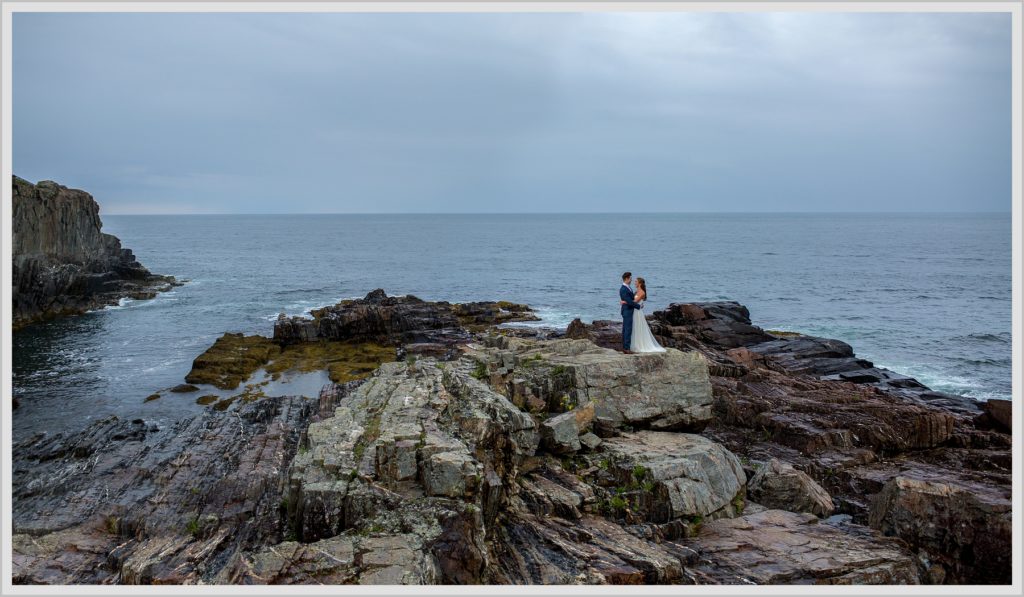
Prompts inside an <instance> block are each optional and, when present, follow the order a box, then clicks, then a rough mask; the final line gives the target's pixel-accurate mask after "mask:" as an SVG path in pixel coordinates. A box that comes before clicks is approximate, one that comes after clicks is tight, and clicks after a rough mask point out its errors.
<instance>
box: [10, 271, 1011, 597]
mask: <svg viewBox="0 0 1024 597" xmlns="http://www.w3.org/2000/svg"><path fill="white" fill-rule="evenodd" d="M531 319H535V316H533V314H532V312H531V311H530V309H529V307H527V306H525V305H514V304H511V303H503V302H486V303H467V304H462V305H457V304H450V303H443V302H429V301H424V300H421V299H419V298H416V297H389V296H387V295H386V293H384V291H383V290H376V291H374V292H372V293H370V294H369V295H367V297H366V298H364V299H359V300H352V301H344V302H342V303H339V304H338V305H335V306H333V307H328V308H325V309H322V310H318V311H317V312H315V313H314V314H313V317H312V318H302V317H292V318H289V317H285V316H282V317H281V318H279V319H278V321H277V322H276V323H275V325H274V333H273V337H270V338H267V337H246V338H249V340H245V339H239V338H229V339H228V340H227V341H223V340H224V339H223V338H222V339H221V340H218V343H217V344H215V345H214V347H211V349H210V351H207V353H204V355H200V357H197V359H196V363H195V364H194V367H193V371H192V373H190V376H192V375H197V376H198V377H194V378H193V379H194V380H201V381H196V383H211V384H212V383H216V382H218V381H220V380H227V381H225V382H224V383H226V384H227V383H232V382H234V383H235V385H238V384H239V383H244V380H245V378H246V376H248V375H250V374H251V373H252V372H253V371H256V370H259V369H260V368H266V367H271V368H272V367H274V366H275V363H277V364H278V366H280V367H284V366H296V367H300V366H307V365H302V364H301V363H314V364H313V365H308V366H315V367H323V368H324V369H325V370H330V371H332V375H331V379H332V380H333V381H332V383H330V384H328V385H327V386H325V387H324V388H323V390H322V391H321V392H320V395H319V396H318V397H317V398H315V399H306V398H303V397H301V396H271V397H266V396H259V395H253V396H252V397H251V399H241V400H238V401H235V402H233V403H230V404H228V405H227V406H226V407H225V408H223V409H217V408H210V409H208V410H206V411H204V412H203V413H202V414H200V415H197V416H194V417H190V418H186V419H183V420H181V421H179V422H177V423H175V424H173V425H168V426H165V427H162V428H160V427H158V426H156V425H154V424H151V423H147V422H146V421H143V420H134V421H123V420H118V419H116V418H114V417H111V418H109V419H106V420H104V421H101V422H98V423H96V424H94V425H92V426H90V427H88V428H86V429H84V430H82V431H80V432H78V433H61V434H56V435H52V436H46V435H38V436H36V437H33V438H30V439H28V440H25V441H23V442H20V443H19V444H17V445H15V446H14V461H13V465H14V466H13V471H12V472H13V478H14V496H13V497H14V504H13V506H14V512H13V524H14V529H13V531H14V541H13V543H14V581H15V582H16V583H22V584H28V583H238V584H265V583H283V584H297V583H305V584H314V583H326V584H334V583H362V584H371V583H372V584H377V583H430V584H433V583H455V584H474V583H500V584H521V583H595V584H609V583H611V584H644V583H667V584H750V583H757V584H788V583H793V584H807V583H821V584H862V583H871V584H876V583H883V584H919V583H933V584H968V583H969V584H1005V583H1009V582H1010V580H1011V578H1010V575H1011V562H1010V554H1011V549H1010V547H1011V526H1010V525H1011V511H1010V484H1011V476H1012V475H1011V456H1010V446H1011V435H1010V431H1011V430H1010V417H1009V408H1008V406H1009V404H1008V403H1007V402H1006V401H993V402H991V403H989V404H986V405H979V404H977V403H975V402H973V401H972V400H969V399H965V398H962V397H958V396H951V395H946V394H941V393H938V392H933V391H931V390H930V389H928V388H927V387H925V386H924V385H923V384H921V383H920V382H918V381H917V380H914V379H912V378H909V377H906V376H901V375H897V374H895V373H893V372H891V371H887V370H885V369H881V368H877V367H874V365H873V364H872V363H870V362H868V361H866V360H863V359H858V358H857V357H856V355H855V354H854V353H853V350H852V349H851V348H850V347H849V345H846V344H844V343H842V342H839V341H836V340H830V339H824V338H815V337H811V336H805V335H799V334H786V335H778V334H772V333H769V332H766V331H765V330H763V329H761V328H759V327H757V326H755V325H753V324H752V322H751V320H750V316H749V312H748V311H747V310H746V308H745V307H743V306H742V305H739V304H738V303H731V302H717V303H679V304H673V305H670V306H669V307H668V308H666V309H665V310H663V311H658V312H655V313H653V314H652V315H650V316H649V321H650V324H651V328H652V331H653V332H654V333H655V335H656V336H657V338H658V340H659V342H661V343H662V345H664V346H666V347H668V348H669V350H667V351H666V352H665V353H662V354H641V355H625V354H622V353H620V352H617V351H615V350H612V349H611V348H610V347H614V346H617V345H618V344H619V340H618V335H619V330H618V329H617V327H616V324H615V323H614V322H602V321H597V322H594V323H592V324H585V323H583V322H580V321H578V320H577V321H574V322H573V323H572V324H571V325H570V326H569V327H568V329H566V330H564V331H562V330H550V329H541V328H526V327H508V326H502V325H501V324H505V323H509V322H514V321H527V320H531ZM218 345H219V346H218ZM369 347H373V348H372V349H371V348H369ZM368 355H369V356H368ZM300 357H301V358H300ZM303 359H306V360H303ZM310 359H311V360H310ZM367 362H370V363H371V364H370V365H367V364H366V363H367ZM236 380H241V381H236Z"/></svg>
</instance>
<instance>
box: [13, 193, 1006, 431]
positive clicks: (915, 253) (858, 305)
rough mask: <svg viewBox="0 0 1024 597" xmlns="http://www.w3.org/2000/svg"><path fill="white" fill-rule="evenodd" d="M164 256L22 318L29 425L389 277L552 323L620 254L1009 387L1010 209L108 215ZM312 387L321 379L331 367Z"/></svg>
mask: <svg viewBox="0 0 1024 597" xmlns="http://www.w3.org/2000/svg"><path fill="white" fill-rule="evenodd" d="M103 222H104V231H105V232H109V233H111V234H114V235H116V236H118V237H119V238H120V239H121V241H122V243H123V245H124V246H126V247H129V248H131V249H132V250H133V251H134V252H135V254H136V255H137V257H138V258H139V261H140V262H141V263H142V264H143V265H145V266H146V267H147V268H149V269H150V270H151V271H152V272H154V273H159V274H170V275H174V276H176V277H178V278H179V279H187V280H189V282H188V283H187V284H186V285H184V286H181V287H178V288H175V289H173V290H172V291H170V292H167V293H163V294H160V295H159V296H158V297H157V298H155V299H153V300H149V301H132V300H123V301H122V303H121V305H118V306H115V307H110V308H107V309H103V310H101V311H96V312H92V313H88V314H86V315H83V316H80V317H71V318H67V319H63V320H58V321H53V322H47V323H43V324H37V325H33V326H30V327H28V328H26V329H25V330H23V331H20V332H18V333H16V334H15V335H14V343H13V348H14V350H13V355H12V356H13V374H14V380H13V381H14V393H15V395H16V396H17V397H18V398H19V401H20V407H19V408H18V409H17V410H15V411H14V417H13V418H14V421H13V423H14V424H13V427H14V438H15V440H18V439H19V438H22V437H25V436H26V435H28V434H32V433H36V432H38V431H51V432H56V431H63V430H77V429H80V428H81V427H83V426H84V425H86V424H87V423H88V422H89V421H90V420H93V419H96V418H102V417H106V416H109V415H111V414H116V415H118V416H120V417H128V418H136V417H140V418H145V419H147V420H154V421H157V422H159V421H167V420H171V419H173V418H175V417H180V416H184V415H188V414H191V413H195V412H197V411H198V410H200V409H202V408H206V407H202V406H199V405H197V404H195V396H194V395H192V394H184V395H179V394H165V395H164V396H163V397H162V398H160V399H158V400H153V401H151V402H145V401H144V399H145V397H146V396H149V395H150V394H152V393H154V392H156V391H158V390H162V389H166V388H168V387H171V386H174V385H176V384H179V383H182V382H183V380H184V376H185V374H186V373H188V371H189V369H190V368H191V363H192V359H194V358H195V357H196V356H197V355H199V354H200V353H201V352H202V351H203V350H205V349H206V348H207V347H208V346H210V344H212V343H213V341H214V340H215V339H216V338H217V337H219V336H220V335H221V334H222V333H224V332H244V333H247V334H252V333H259V334H264V335H268V336H269V335H271V334H272V333H273V320H274V319H276V317H277V315H278V313H282V312H283V313H287V314H289V315H300V314H304V313H308V311H309V310H310V309H311V308H315V307H319V306H323V305H327V304H333V303H335V302H337V301H339V300H341V299H343V298H352V297H361V296H363V295H365V294H366V293H367V292H369V291H371V290H373V289H375V288H383V289H384V290H386V291H387V292H388V294H413V295H416V296H418V297H420V298H423V299H427V300H447V301H452V302H463V301H475V300H509V301H514V302H522V303H527V304H529V305H531V306H533V307H534V308H535V309H536V310H537V312H538V314H539V315H540V316H541V317H542V318H543V321H541V322H539V325H549V326H557V327H563V326H565V325H566V324H568V323H569V322H570V321H571V320H572V319H573V318H575V317H580V318H582V319H583V320H584V321H591V320H594V319H616V318H617V317H618V310H619V304H618V294H617V293H618V287H619V284H620V283H621V282H620V275H621V274H622V272H623V271H625V270H629V271H632V272H633V274H634V276H643V277H644V278H646V280H647V286H648V291H649V295H650V296H649V300H648V309H647V310H648V312H650V311H653V310H656V309H660V308H663V307H664V306H666V305H667V304H669V303H671V302H684V301H687V302H688V301H715V300H734V301H738V302H740V303H742V304H744V305H746V306H747V307H748V308H749V309H750V315H751V319H752V320H753V323H754V324H755V325H759V326H761V327H763V328H765V329H770V330H786V331H798V332H803V333H807V334H813V335H819V336H826V337H829V338H838V339H840V340H843V341H845V342H848V343H849V344H851V345H852V346H853V348H854V351H855V352H856V353H857V355H858V356H860V357H863V358H866V359H868V360H871V361H873V362H874V363H875V364H876V365H880V366H883V367H887V368H889V369H892V370H893V371H896V372H899V373H903V374H907V375H911V376H913V377H916V378H917V379H919V380H920V381H921V382H923V383H924V384H926V385H928V386H930V387H931V388H933V389H936V390H941V391H945V392H951V393H955V394H962V395H965V396H971V397H974V398H976V399H979V400H986V399H989V398H1006V399H1008V398H1010V393H1011V370H1012V366H1011V227H1010V214H1009V213H1005V214H834V213H833V214H824V213H821V214H760V213H747V214H643V215H621V214H592V215H578V214H564V215H561V214H560V215H242V216H239V215H190V216H109V215H108V216H103ZM320 381H322V380H317V383H316V384H315V385H310V384H308V383H307V384H306V386H307V387H304V388H302V390H301V391H302V392H303V393H313V394H314V395H315V389H316V387H315V386H316V385H319V383H320Z"/></svg>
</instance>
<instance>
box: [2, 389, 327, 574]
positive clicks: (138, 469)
mask: <svg viewBox="0 0 1024 597" xmlns="http://www.w3.org/2000/svg"><path fill="white" fill-rule="evenodd" d="M311 404H312V403H310V402H307V401H305V400H303V399H301V398H271V399H267V400H264V401H260V402H255V403H252V404H247V405H244V407H243V408H241V409H239V410H238V411H236V412H235V413H230V414H229V413H218V412H216V411H206V412H204V413H202V414H200V415H198V416H195V417H192V418H188V419H184V420H182V421H179V422H177V423H175V424H173V425H170V426H167V427H164V428H160V429H158V428H156V427H155V426H153V425H150V424H147V423H145V422H144V421H142V420H135V421H122V420H119V419H117V418H116V417H111V418H109V419H106V420H104V421H101V422H99V423H96V424H94V425H92V426H90V427H88V428H86V429H85V430H83V431H82V432H81V433H78V434H70V435H65V434H58V435H56V436H52V437H45V436H44V437H35V438H31V439H29V440H26V441H25V442H22V443H19V444H18V445H17V447H16V448H15V453H16V454H17V455H18V456H17V459H16V461H15V463H14V467H13V469H12V474H13V477H14V488H15V489H14V502H13V506H14V507H13V519H14V526H13V529H12V531H13V534H14V560H13V567H14V582H15V583H19V584H22V583H66V582H76V583H128V584H134V583H197V582H200V581H202V582H218V579H219V578H221V577H219V576H218V574H219V573H220V572H221V571H222V569H223V567H224V566H225V565H226V564H227V563H228V562H230V561H232V560H233V559H234V558H235V557H237V556H238V554H239V553H240V552H242V551H244V550H247V549H253V548H258V547H260V546H262V545H265V544H275V543H279V542H280V541H281V540H282V538H283V535H284V534H285V532H286V531H285V529H284V528H282V525H281V520H280V516H279V514H278V508H279V505H280V503H281V499H282V494H281V487H282V484H283V481H284V480H285V476H284V475H285V471H286V470H287V464H288V462H289V461H290V460H291V457H292V455H293V454H294V453H295V450H296V449H297V447H298V440H299V430H301V429H303V428H304V426H305V421H306V420H307V419H308V416H309V413H310V412H311V409H310V406H311Z"/></svg>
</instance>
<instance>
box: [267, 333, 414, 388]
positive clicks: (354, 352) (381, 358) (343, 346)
mask: <svg viewBox="0 0 1024 597" xmlns="http://www.w3.org/2000/svg"><path fill="white" fill-rule="evenodd" d="M396 358H397V357H396V353H395V349H394V347H391V346H383V345H381V344H376V343H373V342H361V343H350V342H332V341H327V340H320V341H317V342H304V343H302V344H292V345H289V346H285V347H284V349H282V351H281V353H280V354H279V355H277V356H276V357H275V358H274V359H273V361H272V362H271V363H269V364H268V365H267V366H266V370H267V373H269V374H270V375H271V378H272V379H277V378H278V377H280V375H281V374H282V373H284V372H285V371H288V370H296V371H302V372H304V373H308V372H310V371H318V370H325V371H327V376H328V377H329V378H330V380H331V381H333V382H335V383H346V382H349V381H353V380H356V379H362V378H364V377H366V376H367V375H369V374H370V373H373V371H374V369H376V368H377V367H379V366H380V365H381V363H388V362H391V361H394V360H396Z"/></svg>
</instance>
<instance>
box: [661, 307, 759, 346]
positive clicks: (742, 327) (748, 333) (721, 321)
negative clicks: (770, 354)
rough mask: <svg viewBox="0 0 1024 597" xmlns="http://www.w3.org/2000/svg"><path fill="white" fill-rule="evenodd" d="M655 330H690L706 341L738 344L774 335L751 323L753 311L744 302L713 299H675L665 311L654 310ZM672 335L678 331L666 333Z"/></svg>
mask: <svg viewBox="0 0 1024 597" xmlns="http://www.w3.org/2000/svg"><path fill="white" fill-rule="evenodd" d="M651 315H652V317H651V319H653V320H654V322H657V324H658V325H653V322H652V328H651V329H652V331H655V330H656V329H657V330H658V331H656V332H655V333H658V332H660V331H662V327H661V326H662V325H664V326H666V327H667V328H682V329H680V330H678V331H683V330H689V331H690V333H691V334H693V335H694V336H695V337H696V338H698V339H699V340H701V341H703V342H708V343H712V344H716V345H719V346H723V347H727V348H734V347H737V346H746V345H748V344H755V343H758V342H767V341H769V340H772V339H773V337H772V336H771V335H770V334H768V333H766V332H765V331H764V330H762V329H761V328H759V327H757V326H755V325H752V324H751V323H750V312H749V311H748V310H747V308H746V307H744V306H743V305H741V304H739V303H736V302H733V301H721V302H711V303H672V304H671V305H669V306H668V307H666V308H665V309H663V310H661V311H655V312H654V313H652V314H651ZM663 335H668V336H672V335H674V334H663Z"/></svg>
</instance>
